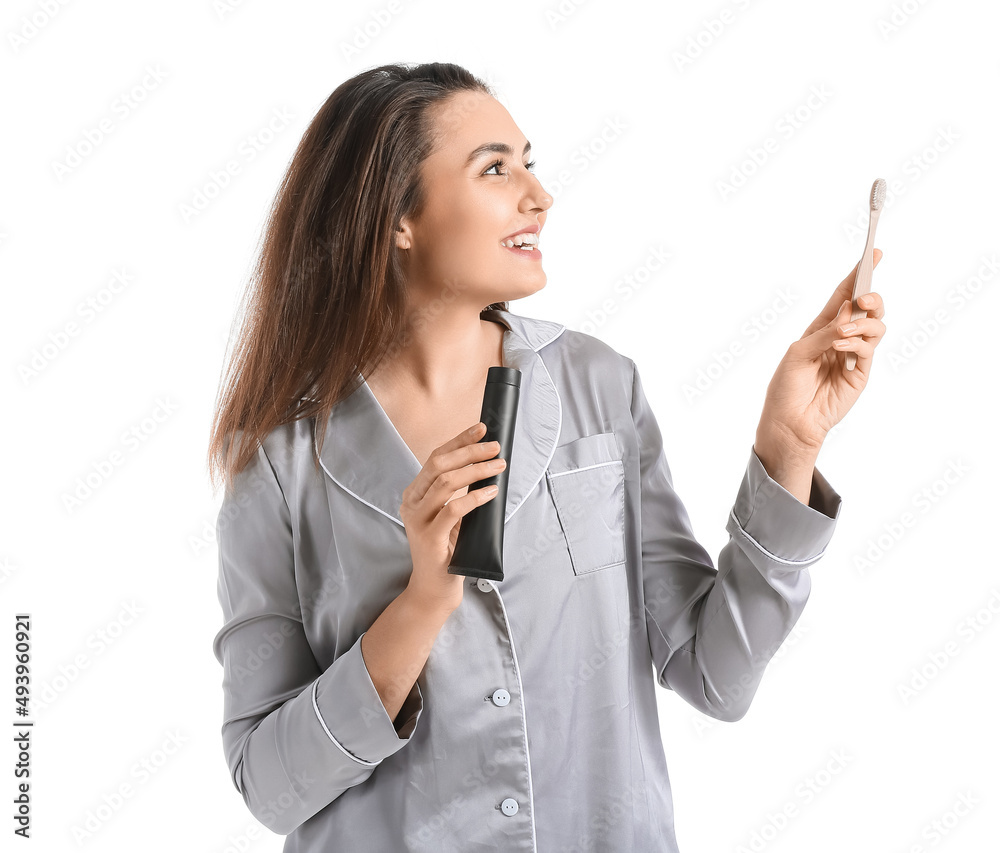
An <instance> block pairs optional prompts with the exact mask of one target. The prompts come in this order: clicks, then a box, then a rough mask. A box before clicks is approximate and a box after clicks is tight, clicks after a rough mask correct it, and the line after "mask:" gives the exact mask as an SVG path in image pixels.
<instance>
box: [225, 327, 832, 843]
mask: <svg viewBox="0 0 1000 853" xmlns="http://www.w3.org/2000/svg"><path fill="white" fill-rule="evenodd" d="M482 316H483V318H484V319H488V320H491V321H493V322H498V323H500V324H501V325H503V326H504V328H505V331H504V333H503V361H504V366H507V367H516V368H517V369H518V370H520V371H521V390H520V401H519V405H518V414H517V429H516V431H515V435H514V440H513V444H512V448H511V453H510V459H511V462H510V466H509V482H508V491H507V498H506V506H505V515H504V518H505V522H504V551H503V565H504V580H503V581H500V582H493V581H488V580H484V579H479V580H477V579H476V578H466V579H465V581H464V582H465V584H466V586H465V589H464V593H463V600H462V603H461V605H460V606H459V607H458V608H457V609H456V610H455V611H454V612H453V613H452V614H451V615H450V616H449V618H448V620H447V622H445V624H444V627H443V628H442V630H441V632H440V633H439V634H438V636H437V638H436V640H435V642H434V645H433V647H432V648H431V650H430V654H429V657H428V659H427V663H426V665H425V666H424V668H423V670H422V671H421V673H420V675H419V677H418V678H417V680H416V682H415V683H414V684H413V685H412V687H411V688H410V689H409V693H408V695H407V698H406V700H405V702H404V704H403V706H402V709H401V711H400V712H399V714H398V715H397V717H396V719H395V721H394V720H392V719H390V717H389V715H388V714H387V712H386V710H385V707H384V705H383V704H382V701H381V699H380V697H379V694H378V693H377V691H376V690H375V687H374V685H373V683H372V681H371V678H370V676H369V674H368V670H367V668H366V666H365V662H364V659H363V657H362V654H361V637H362V636H363V634H364V632H365V631H366V630H367V629H368V628H369V627H370V626H371V624H372V623H373V622H374V621H375V619H377V618H378V616H379V615H380V614H381V613H382V611H383V610H384V609H385V607H386V606H387V605H388V604H389V603H390V602H391V601H392V600H393V599H394V598H396V596H398V595H399V594H400V593H401V592H402V591H403V590H404V588H405V587H406V584H407V581H408V579H409V576H410V573H411V571H412V563H411V555H410V550H409V545H408V541H407V538H406V533H405V529H404V526H403V522H402V520H401V518H400V515H399V508H400V504H401V502H402V493H403V490H404V489H405V488H406V487H407V486H408V485H409V484H410V483H411V482H412V481H413V479H414V478H415V477H416V476H417V474H418V473H419V471H420V464H419V462H418V461H417V459H416V457H415V456H414V455H413V453H412V452H411V451H410V449H409V448H408V447H407V445H406V444H405V442H404V441H403V439H402V438H401V436H400V435H399V433H398V432H397V431H396V429H395V427H394V426H393V424H392V422H391V421H390V420H389V418H388V416H387V415H386V413H385V411H384V410H383V409H382V407H381V406H380V404H379V402H378V400H377V399H376V398H375V396H374V394H373V393H372V392H371V389H370V388H369V387H368V385H367V383H364V382H362V383H361V384H360V385H359V386H358V388H357V389H356V390H355V391H354V392H353V393H352V394H351V395H350V396H349V397H348V398H346V399H344V400H342V401H341V402H340V403H338V404H337V406H336V407H335V408H334V410H333V412H332V413H331V415H330V417H329V419H328V420H327V421H326V422H325V423H322V424H319V423H317V419H316V418H304V419H301V420H299V421H296V422H295V423H292V424H287V425H284V426H281V427H278V428H277V429H275V430H273V431H272V432H271V433H270V434H269V435H268V436H267V437H266V438H265V440H264V442H263V444H262V446H261V447H260V448H259V450H258V452H257V454H256V456H255V457H254V458H253V460H252V461H251V463H250V464H249V466H248V467H247V468H245V469H244V470H243V471H241V472H240V473H239V474H238V475H237V477H236V480H235V483H234V485H233V487H232V488H231V489H228V490H227V491H226V493H225V495H224V499H223V504H222V507H221V509H220V512H219V518H218V523H217V535H218V547H219V580H218V594H219V601H220V603H221V605H222V611H223V617H224V622H223V625H222V627H221V629H220V630H219V632H218V634H217V635H216V637H215V640H214V645H213V650H214V653H215V656H216V658H217V659H218V660H219V662H220V663H221V664H222V666H223V681H222V687H223V693H224V713H223V725H222V742H223V746H224V751H225V757H226V761H227V762H228V765H229V769H230V773H231V777H232V780H233V783H234V785H235V786H236V789H237V790H238V791H239V792H240V794H241V795H242V797H243V800H244V802H245V803H246V805H247V807H248V809H249V810H250V812H251V813H252V814H253V815H254V816H255V817H256V818H257V819H258V820H259V821H260V822H261V823H263V824H264V825H265V826H267V827H269V828H270V829H271V830H272V831H274V832H276V833H279V834H282V835H286V836H287V838H286V839H285V844H284V850H285V851H286V853H306V851H308V853H320V851H325V853H332V851H348V853H365V852H366V851H372V853H395V851H434V853H445V851H462V853H474V851H505V852H506V853H511V851H540V853H561V851H633V853H673V852H674V851H677V849H678V848H677V841H676V837H675V831H674V813H673V803H672V798H671V790H670V780H669V777H668V773H667V766H666V761H665V757H664V752H663V744H662V739H661V733H660V728H659V721H658V717H657V707H656V696H655V693H654V690H655V685H656V684H659V685H660V686H661V687H663V688H666V689H667V690H670V691H672V692H673V693H675V694H677V696H679V697H680V698H681V699H683V700H684V701H685V702H687V703H689V704H690V705H691V706H693V707H694V708H696V709H698V710H699V711H701V712H702V713H704V714H706V715H708V716H710V717H713V718H715V719H719V720H726V721H736V720H739V719H740V718H741V717H742V716H743V715H744V714H745V713H746V711H747V709H748V707H749V705H750V702H751V699H752V698H753V696H754V694H755V692H756V690H757V687H758V685H759V683H760V680H761V677H762V675H763V672H764V669H765V667H766V665H767V663H768V662H769V660H770V659H771V657H772V656H773V655H774V653H775V652H776V651H777V649H778V647H779V646H780V644H781V643H782V641H783V640H784V639H785V637H786V636H787V635H788V633H789V632H790V630H791V629H792V627H793V626H794V624H795V622H796V620H797V619H798V617H799V615H800V614H801V612H802V610H803V608H804V606H805V604H806V599H807V598H808V595H809V590H810V577H809V572H808V567H809V566H811V565H812V564H814V563H815V562H816V561H817V560H819V559H820V558H821V557H822V556H823V553H824V550H825V549H826V547H827V545H828V543H829V541H830V538H831V536H832V535H833V531H834V527H835V525H836V520H837V517H838V516H839V514H840V508H841V499H840V495H838V494H837V492H836V491H834V490H833V488H832V487H831V486H830V484H829V483H828V482H827V481H826V479H825V478H824V477H823V476H822V475H821V474H820V473H819V471H818V470H817V469H814V470H813V477H812V487H811V489H812V490H811V496H810V501H809V504H808V505H806V504H803V503H802V502H800V501H799V500H798V499H797V498H796V497H795V496H793V495H792V494H790V493H789V492H787V491H786V490H785V489H784V488H783V487H782V486H780V485H779V484H778V483H777V482H775V481H774V480H773V479H771V478H770V477H769V476H768V474H767V473H766V471H765V470H764V468H763V466H762V464H761V462H760V460H759V459H758V458H757V456H756V454H755V453H754V451H753V448H752V447H751V449H750V456H749V460H748V463H747V467H746V470H745V472H744V474H743V478H742V481H741V482H740V483H739V486H738V489H737V492H736V498H735V501H734V503H733V505H732V510H731V512H730V514H729V516H728V518H727V520H726V524H725V526H726V531H727V532H728V533H729V541H728V542H727V544H726V545H725V546H724V547H723V548H722V550H721V552H720V554H719V556H718V568H716V566H715V564H714V563H713V560H712V558H711V557H710V555H709V554H708V552H707V551H706V550H705V549H704V548H703V547H702V546H701V545H700V544H699V543H698V542H697V541H696V539H695V537H694V534H693V532H692V529H691V523H690V520H689V517H688V514H687V512H686V510H685V508H684V505H683V504H682V502H681V499H680V497H679V496H678V494H677V493H676V492H675V491H674V488H673V482H672V479H671V473H670V468H669V465H668V463H667V457H666V453H665V450H664V447H663V443H662V437H661V433H660V429H659V427H658V424H657V420H656V418H655V416H654V414H653V411H652V409H651V408H650V405H649V402H648V401H647V399H646V396H645V394H644V392H643V386H642V382H641V380H640V377H639V371H638V369H637V366H636V364H635V363H634V362H633V361H632V360H631V359H629V358H628V357H626V356H624V355H621V354H619V353H618V352H617V351H616V350H614V349H613V348H611V347H610V346H608V345H607V344H605V343H604V342H602V341H600V340H599V339H598V338H595V337H593V336H590V335H587V334H584V333H581V332H575V331H572V330H569V329H566V328H565V327H564V326H563V325H561V324H559V323H556V322H552V321H548V320H542V319H535V318H530V317H525V316H521V315H518V314H514V313H512V312H510V311H501V310H498V309H491V310H489V311H485V312H484V313H483V315H482ZM359 378H360V377H359ZM320 428H321V429H323V430H324V431H325V443H324V446H323V450H322V454H321V463H322V464H321V465H320V466H319V467H318V468H317V467H316V465H315V463H314V458H313V455H314V446H315V441H316V430H318V429H320Z"/></svg>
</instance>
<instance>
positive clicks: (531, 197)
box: [522, 173, 555, 210]
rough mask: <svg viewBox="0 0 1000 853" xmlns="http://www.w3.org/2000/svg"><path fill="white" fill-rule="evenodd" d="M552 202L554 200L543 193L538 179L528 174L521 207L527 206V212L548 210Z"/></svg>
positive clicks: (543, 189)
mask: <svg viewBox="0 0 1000 853" xmlns="http://www.w3.org/2000/svg"><path fill="white" fill-rule="evenodd" d="M529 174H530V173H529ZM553 201H555V199H553V198H552V196H550V195H549V194H548V193H547V192H545V188H544V187H543V186H542V182H541V181H540V180H539V179H538V176H537V175H534V174H530V177H529V178H528V185H527V187H526V188H525V191H524V196H523V198H522V207H523V206H525V205H527V207H528V209H529V210H548V209H549V208H550V207H552V202H553Z"/></svg>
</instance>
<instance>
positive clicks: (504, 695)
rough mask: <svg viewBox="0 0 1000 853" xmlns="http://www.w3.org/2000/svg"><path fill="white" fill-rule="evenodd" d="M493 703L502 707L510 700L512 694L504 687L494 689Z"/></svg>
mask: <svg viewBox="0 0 1000 853" xmlns="http://www.w3.org/2000/svg"><path fill="white" fill-rule="evenodd" d="M492 698H493V704H494V705H499V706H500V707H501V708H502V707H503V706H504V705H506V704H507V703H508V702H510V694H509V693H508V692H507V691H506V690H504V689H503V688H502V687H501V688H500V689H499V690H494V691H493V697H492Z"/></svg>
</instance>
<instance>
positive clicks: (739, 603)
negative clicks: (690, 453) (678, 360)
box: [632, 363, 841, 722]
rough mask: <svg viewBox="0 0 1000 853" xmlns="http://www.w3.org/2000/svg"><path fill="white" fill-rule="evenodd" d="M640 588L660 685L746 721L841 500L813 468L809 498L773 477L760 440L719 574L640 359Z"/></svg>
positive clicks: (714, 712) (635, 396) (636, 394)
mask: <svg viewBox="0 0 1000 853" xmlns="http://www.w3.org/2000/svg"><path fill="white" fill-rule="evenodd" d="M632 417H633V420H634V424H635V429H636V434H637V437H638V442H639V468H640V502H641V520H640V523H641V528H642V584H643V594H644V598H645V612H646V627H647V632H648V635H649V649H650V653H651V655H652V659H653V665H654V667H655V669H656V677H657V681H658V683H659V684H660V685H661V686H663V687H666V688H668V689H670V690H673V691H675V692H676V693H678V694H679V695H680V696H681V697H682V698H683V699H684V700H685V701H686V702H688V703H689V704H691V705H693V706H694V707H695V708H697V709H698V710H699V711H702V712H703V713H705V714H707V715H709V716H711V717H714V718H716V719H719V720H724V721H727V722H734V721H736V720H739V719H741V718H742V717H743V716H744V715H745V714H746V712H747V710H748V709H749V706H750V701H751V699H752V698H753V695H754V693H755V692H756V690H757V686H758V685H759V683H760V680H761V678H762V676H763V674H764V668H765V667H766V666H767V664H768V662H769V661H770V659H771V658H772V657H773V656H774V653H775V652H776V651H777V650H778V648H779V647H780V646H781V643H782V642H783V641H784V639H785V637H787V636H788V634H789V632H790V631H791V629H792V627H793V626H794V625H795V622H796V620H797V619H798V618H799V616H800V614H801V613H802V610H803V609H804V607H805V604H806V600H807V599H808V597H809V589H810V578H809V572H808V567H809V566H811V565H812V564H813V563H815V562H816V561H817V560H819V559H820V558H821V557H822V556H823V552H824V551H825V549H826V546H827V545H828V544H829V542H830V539H831V537H832V536H833V530H834V527H835V526H836V523H837V518H838V516H839V515H840V507H841V498H840V495H839V494H837V492H835V491H834V490H833V488H831V486H830V484H829V483H828V482H827V481H826V479H825V478H824V477H823V475H822V474H820V473H819V471H818V470H816V469H814V471H813V479H812V491H811V494H810V500H809V505H808V506H806V505H805V504H803V503H802V502H801V501H799V500H798V498H796V497H795V496H794V495H792V494H791V493H790V492H788V491H787V490H786V489H784V488H783V487H782V486H780V485H779V484H778V483H777V482H776V481H775V480H773V479H771V477H769V476H768V474H767V472H766V470H765V469H764V466H763V465H762V464H761V462H760V459H758V458H757V454H756V453H754V451H753V447H752V445H751V449H750V460H749V462H748V464H747V468H746V471H745V473H744V475H743V481H742V482H741V483H740V487H739V490H738V492H737V495H736V501H735V503H734V505H733V508H732V510H731V512H730V514H729V518H728V521H727V523H726V530H727V532H728V533H729V542H728V543H727V544H726V545H725V546H724V547H723V549H722V552H721V553H720V555H719V567H718V570H716V568H715V566H714V565H713V563H712V559H711V557H710V556H709V554H708V552H707V551H706V550H705V549H704V548H703V547H702V546H701V545H700V544H699V543H698V542H697V541H696V540H695V537H694V533H693V531H692V528H691V523H690V520H689V518H688V514H687V511H686V510H685V508H684V505H683V504H682V503H681V499H680V498H679V497H678V495H677V493H676V492H675V491H674V487H673V482H672V479H671V475H670V467H669V466H668V465H667V459H666V456H665V454H664V450H663V440H662V437H661V435H660V430H659V427H658V425H657V422H656V418H655V417H654V415H653V412H652V410H651V409H650V407H649V402H648V401H647V400H646V396H645V394H644V393H643V390H642V382H641V380H640V378H639V372H638V369H637V368H636V367H635V364H634V363H633V385H632Z"/></svg>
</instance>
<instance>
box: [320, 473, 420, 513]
mask: <svg viewBox="0 0 1000 853" xmlns="http://www.w3.org/2000/svg"><path fill="white" fill-rule="evenodd" d="M319 464H320V466H321V467H322V468H323V470H324V471H326V473H327V475H328V476H329V477H330V479H331V480H333V482H335V483H336V484H337V485H338V486H340V488H342V489H343V490H344V491H345V492H347V494H349V495H351V496H353V497H355V498H357V499H358V500H359V501H361V503H363V504H364V505H365V506H369V507H371V508H372V509H373V510H375V512H377V513H379V514H380V515H384V516H385V517H386V518H388V519H389V521H394V522H396V524H398V525H399V526H400V527H404V528H405V527H406V525H405V524H403V522H402V521H400V520H399V519H398V518H396V516H394V515H389V513H387V512H386V511H385V510H383V509H380V508H379V507H377V506H375V504H373V503H369V502H368V501H366V500H365V499H364V498H363V497H361V495H359V494H358V493H357V492H352V491H351V490H350V489H349V488H347V486H345V485H344V484H343V483H341V482H340V480H338V479H337V478H336V477H334V476H333V474H331V473H330V469H329V468H327V467H326V465H324V464H323V457H322V456H321V457H320V460H319Z"/></svg>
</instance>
